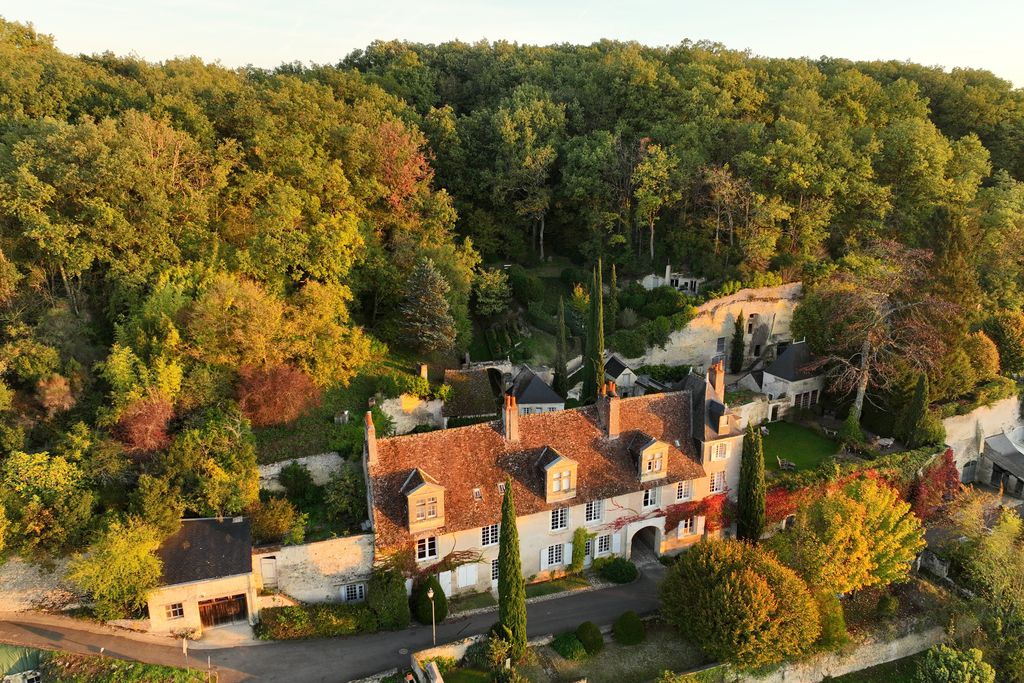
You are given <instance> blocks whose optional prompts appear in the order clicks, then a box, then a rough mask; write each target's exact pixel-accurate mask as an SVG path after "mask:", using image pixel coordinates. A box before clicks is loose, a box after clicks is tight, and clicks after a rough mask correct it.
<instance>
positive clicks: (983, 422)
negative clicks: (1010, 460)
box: [942, 396, 1024, 483]
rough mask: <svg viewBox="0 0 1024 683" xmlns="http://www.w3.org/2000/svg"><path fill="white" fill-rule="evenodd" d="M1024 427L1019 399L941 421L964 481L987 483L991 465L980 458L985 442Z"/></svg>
mask: <svg viewBox="0 0 1024 683" xmlns="http://www.w3.org/2000/svg"><path fill="white" fill-rule="evenodd" d="M1022 425H1024V421H1022V420H1021V417H1020V399H1019V398H1018V397H1017V396H1011V397H1010V398H1006V399H1003V400H1001V401H997V402H995V403H993V404H992V405H990V406H981V407H979V408H975V409H974V410H973V411H971V412H970V413H968V414H967V415H954V416H953V417H947V418H946V419H944V420H943V421H942V426H943V427H945V428H946V445H947V446H949V447H950V448H952V449H953V456H954V458H955V459H956V467H957V469H958V470H959V471H960V474H961V480H962V481H964V482H973V481H978V482H986V483H987V482H988V481H989V479H990V478H991V476H992V469H991V463H989V464H988V465H987V466H986V462H985V460H984V459H983V458H981V454H982V451H983V449H984V444H985V439H987V438H988V437H990V436H996V435H997V434H1003V433H1004V432H1011V433H1012V432H1015V430H1017V429H1018V428H1019V427H1021V426H1022Z"/></svg>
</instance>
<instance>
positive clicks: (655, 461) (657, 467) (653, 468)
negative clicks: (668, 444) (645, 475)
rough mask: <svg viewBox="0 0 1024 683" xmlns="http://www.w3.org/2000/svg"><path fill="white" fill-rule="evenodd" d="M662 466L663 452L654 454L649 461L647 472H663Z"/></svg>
mask: <svg viewBox="0 0 1024 683" xmlns="http://www.w3.org/2000/svg"><path fill="white" fill-rule="evenodd" d="M661 466H662V454H661V451H658V452H657V453H652V454H651V456H650V457H649V458H648V460H647V471H648V472H661Z"/></svg>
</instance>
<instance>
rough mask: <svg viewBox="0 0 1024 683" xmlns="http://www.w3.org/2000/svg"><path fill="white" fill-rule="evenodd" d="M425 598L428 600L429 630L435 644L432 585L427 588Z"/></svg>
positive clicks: (435, 621)
mask: <svg viewBox="0 0 1024 683" xmlns="http://www.w3.org/2000/svg"><path fill="white" fill-rule="evenodd" d="M427 600H430V632H431V634H432V635H433V638H434V645H435V646H436V645H437V619H435V618H434V587H433V586H431V587H429V588H427Z"/></svg>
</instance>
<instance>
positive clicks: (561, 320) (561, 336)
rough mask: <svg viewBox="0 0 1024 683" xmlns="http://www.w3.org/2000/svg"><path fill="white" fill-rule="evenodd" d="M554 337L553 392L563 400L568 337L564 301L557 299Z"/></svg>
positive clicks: (566, 374) (566, 389)
mask: <svg viewBox="0 0 1024 683" xmlns="http://www.w3.org/2000/svg"><path fill="white" fill-rule="evenodd" d="M556 332H557V335H556V336H555V391H556V392H558V395H559V396H561V397H562V398H565V395H566V393H567V392H568V389H569V377H568V374H569V372H568V369H567V366H566V364H567V363H568V358H569V344H568V337H567V335H566V330H565V301H564V300H563V299H562V297H558V329H557V330H556Z"/></svg>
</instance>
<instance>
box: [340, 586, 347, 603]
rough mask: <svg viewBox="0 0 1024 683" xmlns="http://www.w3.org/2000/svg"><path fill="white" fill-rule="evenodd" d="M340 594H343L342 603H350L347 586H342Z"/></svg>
mask: <svg viewBox="0 0 1024 683" xmlns="http://www.w3.org/2000/svg"><path fill="white" fill-rule="evenodd" d="M338 592H339V593H341V601H342V602H348V591H347V590H345V586H342V587H341V588H339V589H338Z"/></svg>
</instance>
